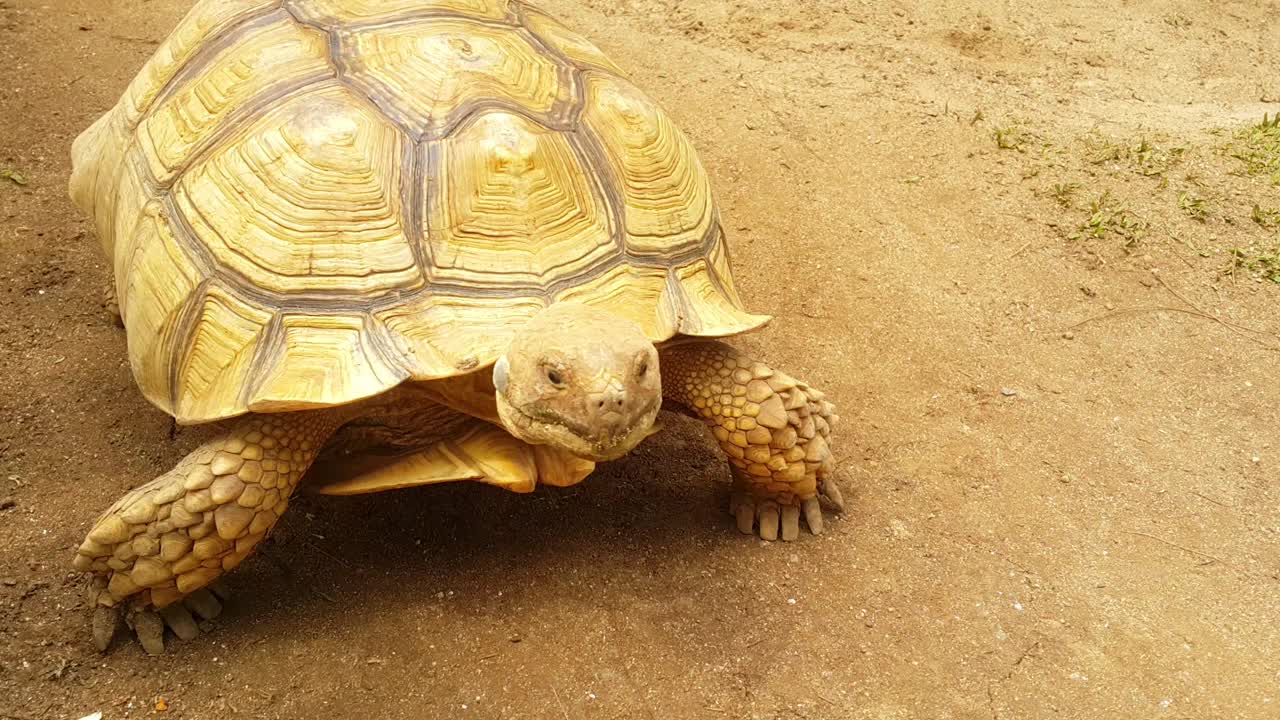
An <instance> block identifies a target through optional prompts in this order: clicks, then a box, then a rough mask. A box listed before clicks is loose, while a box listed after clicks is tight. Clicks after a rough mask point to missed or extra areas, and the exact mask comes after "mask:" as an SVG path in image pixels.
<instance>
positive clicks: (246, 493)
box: [73, 410, 343, 654]
mask: <svg viewBox="0 0 1280 720" xmlns="http://www.w3.org/2000/svg"><path fill="white" fill-rule="evenodd" d="M342 412H343V411H341V410H328V411H325V410H321V411H315V412H297V413H283V414H278V415H251V416H249V417H247V418H244V419H242V420H239V421H238V422H237V423H236V424H235V425H234V426H233V427H232V429H231V430H230V431H229V432H227V433H225V434H224V435H222V436H221V437H219V438H217V439H215V440H213V441H211V442H208V443H206V444H205V445H203V446H202V447H200V448H199V449H197V450H195V451H194V452H192V453H191V454H190V455H188V456H187V457H186V458H185V459H183V461H182V462H180V463H178V466H177V467H175V468H174V469H173V470H170V471H169V472H167V473H165V474H164V475H161V476H160V477H158V478H156V479H155V480H152V481H151V482H149V483H147V484H145V485H142V486H140V487H137V488H135V489H133V490H131V491H130V492H129V493H127V494H126V495H125V496H124V497H122V498H121V499H120V500H118V501H116V503H115V504H114V505H112V506H111V507H110V508H109V509H108V510H107V511H106V512H105V513H103V515H102V516H101V517H100V518H98V521H97V522H96V523H94V526H93V529H92V530H90V531H89V536H88V538H86V539H85V541H84V543H82V544H81V545H80V548H79V550H78V551H77V554H76V558H75V561H74V563H73V564H74V566H75V568H76V569H77V570H81V571H85V572H92V573H94V574H95V575H96V576H97V577H96V578H95V582H94V591H93V593H92V594H93V602H94V605H95V612H94V641H95V643H96V644H97V645H98V648H99V649H102V650H105V649H106V647H107V645H108V644H109V643H110V642H111V638H112V637H113V636H114V634H115V630H116V627H117V623H118V617H119V615H120V611H121V610H122V609H123V606H124V605H125V604H128V606H129V613H128V617H127V618H126V619H127V620H128V621H129V624H130V625H131V626H132V627H133V628H134V630H135V631H136V632H137V634H138V639H139V640H141V641H142V645H143V647H144V648H145V649H146V651H147V652H149V653H152V654H159V653H161V652H163V651H164V641H163V635H164V625H165V624H166V623H167V624H168V625H169V626H170V627H171V628H173V631H174V633H175V634H177V635H178V636H179V637H182V638H184V639H186V638H189V637H191V636H194V635H195V633H196V624H195V622H194V620H193V619H192V617H191V615H190V613H189V612H187V609H186V608H184V605H186V606H187V607H189V608H190V609H192V610H195V611H196V613H197V614H199V615H202V616H204V617H209V616H210V615H211V614H216V613H217V612H218V610H219V609H220V608H219V606H218V603H217V601H216V599H214V598H213V597H212V596H210V595H209V594H208V593H207V592H200V591H201V590H202V589H203V588H204V587H206V586H207V585H209V584H210V583H212V582H213V581H214V580H215V579H217V578H218V577H219V576H220V575H222V574H223V573H225V572H228V571H230V570H231V569H232V568H234V567H236V566H237V565H239V564H240V562H241V561H242V560H244V559H245V557H246V556H247V555H248V554H249V553H250V552H252V551H253V549H254V547H256V546H257V545H258V543H259V542H261V541H262V540H263V539H264V538H265V537H266V536H267V534H268V533H270V532H271V529H272V528H273V527H274V526H275V524H276V520H277V519H279V517H280V515H281V514H282V513H284V509H285V507H286V506H287V505H288V504H289V496H290V495H291V494H293V490H294V488H295V487H296V486H297V484H298V481H299V480H300V479H301V478H302V474H303V473H304V472H305V471H306V469H307V467H308V466H309V465H310V464H311V462H312V460H314V459H315V456H316V454H317V452H318V451H319V450H320V446H321V445H323V444H324V442H325V440H326V439H328V437H329V435H330V434H332V433H333V431H334V430H335V429H337V427H338V425H339V424H340V423H341V422H342V415H341V413H342ZM184 600H185V601H186V602H185V603H184V602H180V601H184ZM161 618H163V620H162V619H161Z"/></svg>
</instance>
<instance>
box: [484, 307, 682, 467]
mask: <svg viewBox="0 0 1280 720" xmlns="http://www.w3.org/2000/svg"><path fill="white" fill-rule="evenodd" d="M493 384H494V388H495V389H496V390H497V401H498V416H499V417H500V418H501V420H502V424H503V426H504V427H506V429H507V431H508V432H510V433H511V434H512V435H514V436H516V437H518V438H520V439H521V440H524V441H525V442H528V443H531V444H534V445H553V446H557V447H559V448H562V449H564V450H567V451H568V452H570V453H573V454H574V455H577V456H578V457H581V458H586V459H588V460H595V461H597V462H599V461H604V460H613V459H615V458H618V457H621V456H623V455H625V454H627V453H628V452H630V451H631V450H632V448H634V447H635V446H636V445H638V444H639V443H640V441H641V440H643V439H645V438H646V437H648V436H649V435H650V434H651V433H652V432H653V429H654V421H655V420H656V419H657V416H658V411H659V410H660V409H661V407H662V380H661V374H660V373H659V368H658V351H657V348H655V347H654V345H653V343H652V342H650V341H649V339H648V338H647V337H646V336H645V334H644V331H643V330H641V329H640V327H639V326H638V325H636V324H635V323H633V322H631V321H630V320H627V319H626V318H623V317H620V316H618V315H615V314H613V313H610V312H608V311H605V310H600V309H597V308H592V307H589V306H586V305H580V304H576V303H557V304H555V305H552V306H551V307H549V308H547V309H546V310H543V311H542V312H541V313H539V314H538V315H536V316H534V317H533V319H531V320H530V321H529V322H528V323H527V324H526V325H525V326H524V327H523V328H521V329H520V330H519V331H517V333H516V334H515V337H514V338H513V339H512V341H511V346H510V347H509V348H508V349H507V353H506V354H505V355H503V356H502V357H501V358H499V359H498V362H497V363H496V364H495V365H494V369H493Z"/></svg>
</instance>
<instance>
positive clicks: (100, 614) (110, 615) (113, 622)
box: [93, 605, 120, 652]
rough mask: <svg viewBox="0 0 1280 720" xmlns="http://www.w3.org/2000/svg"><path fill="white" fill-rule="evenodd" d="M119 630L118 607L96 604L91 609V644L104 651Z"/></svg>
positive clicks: (99, 650)
mask: <svg viewBox="0 0 1280 720" xmlns="http://www.w3.org/2000/svg"><path fill="white" fill-rule="evenodd" d="M119 631H120V608H118V607H104V606H102V605H98V606H97V607H95V608H94V609H93V646H94V647H96V648H98V652H106V651H107V648H108V647H110V646H111V641H112V640H114V639H115V637H116V633H117V632H119Z"/></svg>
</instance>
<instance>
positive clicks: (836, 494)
mask: <svg viewBox="0 0 1280 720" xmlns="http://www.w3.org/2000/svg"><path fill="white" fill-rule="evenodd" d="M819 494H820V495H821V496H822V497H823V498H824V499H825V500H826V501H827V502H829V503H831V507H833V508H835V510H836V512H844V496H843V495H842V494H841V493H840V486H839V485H838V484H836V479H835V478H834V477H832V476H830V475H828V476H826V477H824V478H822V489H821V490H819Z"/></svg>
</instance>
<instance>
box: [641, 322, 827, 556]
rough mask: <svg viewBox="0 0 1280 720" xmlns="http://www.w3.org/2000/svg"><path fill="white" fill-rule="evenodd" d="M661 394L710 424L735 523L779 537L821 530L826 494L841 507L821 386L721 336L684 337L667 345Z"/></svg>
mask: <svg viewBox="0 0 1280 720" xmlns="http://www.w3.org/2000/svg"><path fill="white" fill-rule="evenodd" d="M661 366H662V387H663V395H664V396H665V397H666V399H667V400H670V401H672V402H675V403H677V404H679V405H682V406H684V407H685V408H687V409H688V410H689V411H690V412H692V413H693V414H694V415H696V416H697V417H700V418H702V419H703V420H704V421H705V422H706V423H707V425H709V426H710V427H711V431H712V433H714V434H715V436H716V440H717V441H719V443H720V447H721V449H723V450H724V451H725V453H727V454H728V455H729V463H730V464H731V466H732V467H731V469H732V472H733V477H734V489H733V499H732V501H731V505H730V512H732V513H733V514H734V516H735V517H736V518H737V522H738V529H739V530H741V531H742V532H743V533H747V534H750V533H751V532H752V529H753V528H754V527H758V528H759V532H760V537H761V538H763V539H765V540H776V539H777V538H778V534H779V532H778V531H779V524H781V534H782V539H783V540H794V539H796V538H797V537H798V536H799V534H800V515H801V513H802V512H803V514H804V517H805V521H806V522H807V523H808V525H809V530H810V531H811V532H812V533H813V534H814V535H817V534H818V533H820V532H822V508H821V507H820V505H819V500H818V498H819V496H820V495H821V496H824V497H826V498H827V499H828V500H830V501H831V503H832V504H833V505H835V506H836V507H837V508H838V509H839V508H842V507H843V501H842V499H841V497H840V490H839V488H838V487H836V484H835V482H834V481H833V480H832V479H831V477H830V473H831V472H832V471H833V470H834V464H835V463H834V458H833V457H832V455H831V451H830V449H829V448H828V444H827V441H828V437H829V435H830V432H831V427H830V424H831V423H832V422H834V421H835V420H836V419H837V416H836V415H835V414H834V410H835V408H834V406H832V404H831V403H829V402H827V401H826V400H823V395H822V393H821V392H818V391H817V390H815V389H813V388H811V387H809V386H808V385H806V384H804V383H802V382H800V381H798V380H795V379H793V378H791V377H788V376H787V375H785V374H784V373H781V372H777V371H775V370H772V369H770V368H769V367H768V366H767V365H765V364H763V363H760V362H755V361H753V360H751V359H749V358H746V357H744V356H743V355H742V354H740V353H739V352H738V351H737V350H735V349H733V348H732V347H730V346H728V345H725V344H724V343H720V342H712V341H699V342H687V343H681V344H678V345H675V346H672V347H670V348H667V349H666V350H664V351H663V353H662V357H661Z"/></svg>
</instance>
